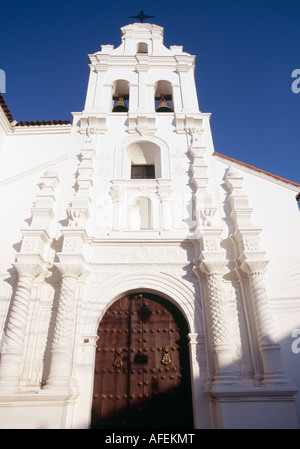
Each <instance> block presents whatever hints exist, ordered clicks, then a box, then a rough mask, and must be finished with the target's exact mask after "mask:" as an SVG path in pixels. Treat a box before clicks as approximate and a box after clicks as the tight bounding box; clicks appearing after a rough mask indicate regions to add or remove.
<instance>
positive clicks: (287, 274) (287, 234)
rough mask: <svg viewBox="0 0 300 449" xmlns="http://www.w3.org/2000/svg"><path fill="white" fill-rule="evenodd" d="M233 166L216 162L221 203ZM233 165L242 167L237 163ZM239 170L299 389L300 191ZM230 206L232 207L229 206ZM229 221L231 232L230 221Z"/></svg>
mask: <svg viewBox="0 0 300 449" xmlns="http://www.w3.org/2000/svg"><path fill="white" fill-rule="evenodd" d="M229 165H230V161H229V162H228V164H226V163H223V162H220V161H219V160H218V161H216V167H217V173H218V178H219V179H218V183H219V185H220V188H219V190H220V193H221V197H222V201H225V200H226V190H225V189H224V187H223V186H222V184H223V181H224V176H225V175H226V171H227V168H228V167H229ZM235 169H236V170H238V167H237V165H235ZM239 173H240V174H241V175H242V176H243V178H244V183H243V192H244V194H245V195H247V196H248V199H249V207H251V208H253V212H252V224H253V225H254V226H257V227H261V228H262V232H261V239H260V247H261V249H262V250H263V251H266V259H267V260H268V261H269V264H268V266H267V271H266V287H267V292H268V296H269V301H270V305H271V309H272V312H273V318H274V327H275V332H276V336H277V339H278V341H279V343H280V345H281V348H282V351H281V353H282V361H283V367H284V370H285V372H286V374H287V375H288V377H289V379H290V380H291V381H292V382H293V383H294V384H295V385H296V387H297V389H298V390H299V391H300V376H299V373H300V352H299V353H295V352H293V350H292V344H293V341H294V340H295V339H296V337H292V333H293V331H294V330H295V329H300V240H299V229H300V211H299V208H298V204H297V202H296V200H295V196H296V193H297V191H298V190H299V189H297V187H296V186H294V187H293V186H292V185H289V184H285V183H283V182H281V181H278V180H277V179H275V178H272V177H269V176H267V175H264V174H260V173H257V174H255V173H250V171H249V169H247V168H245V169H243V168H240V169H239ZM226 210H227V213H228V212H229V211H230V209H229V208H227V207H226ZM228 225H229V227H228V231H227V232H229V233H230V232H232V229H231V227H230V221H229V222H228ZM298 335H299V336H300V331H299V334H298ZM298 346H299V348H300V343H299V344H298ZM296 408H297V413H298V417H300V393H297V395H296Z"/></svg>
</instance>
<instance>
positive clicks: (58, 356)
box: [44, 254, 83, 391]
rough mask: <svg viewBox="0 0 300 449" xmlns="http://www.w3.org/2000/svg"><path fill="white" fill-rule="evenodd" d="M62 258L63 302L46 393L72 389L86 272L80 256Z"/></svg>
mask: <svg viewBox="0 0 300 449" xmlns="http://www.w3.org/2000/svg"><path fill="white" fill-rule="evenodd" d="M59 257H60V260H62V261H63V262H61V263H57V264H55V266H56V267H57V268H58V269H59V271H60V272H61V275H62V279H61V288H60V298H59V305H58V310H57V316H56V322H55V330H54V336H53V342H52V349H51V364H50V371H49V376H48V379H47V383H46V385H45V387H44V389H51V390H53V389H58V390H63V391H66V390H68V389H69V388H70V387H71V375H72V367H73V343H74V342H73V336H74V326H75V317H76V311H77V280H78V277H79V276H80V275H81V274H82V271H83V258H82V257H81V256H80V255H74V256H73V257H72V256H66V255H63V254H60V255H59ZM67 262H68V263H67ZM76 262H77V263H76Z"/></svg>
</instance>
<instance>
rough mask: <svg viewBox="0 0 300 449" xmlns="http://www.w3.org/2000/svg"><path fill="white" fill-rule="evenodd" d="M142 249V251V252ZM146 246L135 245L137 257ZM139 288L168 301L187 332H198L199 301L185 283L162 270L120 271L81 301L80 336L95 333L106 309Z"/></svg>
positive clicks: (199, 319) (199, 328)
mask: <svg viewBox="0 0 300 449" xmlns="http://www.w3.org/2000/svg"><path fill="white" fill-rule="evenodd" d="M143 252H144V253H145V254H143ZM146 252H147V248H145V247H137V250H136V253H137V257H139V256H140V259H141V260H143V259H144V257H146V256H147V254H146ZM140 290H143V291H145V292H149V293H154V294H157V295H159V296H162V297H163V298H165V299H167V300H169V301H170V302H172V303H173V304H174V305H175V306H177V307H178V309H179V310H180V311H181V313H182V314H183V316H184V317H185V319H186V321H187V324H188V328H189V332H190V333H191V334H195V333H196V334H202V320H201V308H200V300H199V298H197V297H195V292H194V291H193V289H192V288H191V287H190V286H188V285H187V284H186V283H184V282H183V281H181V280H180V279H178V278H177V277H175V276H171V275H167V274H163V273H155V274H154V273H144V272H143V273H136V274H128V273H122V274H118V275H116V276H112V277H110V278H109V279H107V280H106V281H104V282H103V283H101V284H99V285H98V287H96V288H95V289H94V291H93V293H91V295H90V296H89V297H88V298H87V299H86V300H85V301H84V307H83V310H82V312H81V317H80V322H79V327H80V333H81V334H82V335H84V334H86V335H95V334H96V333H97V328H98V325H99V323H100V321H101V319H102V317H103V316H104V314H105V312H106V310H107V309H108V308H109V307H110V306H111V305H112V304H113V303H114V302H115V301H117V300H118V299H120V298H121V297H122V296H124V295H125V294H127V293H134V292H138V291H140Z"/></svg>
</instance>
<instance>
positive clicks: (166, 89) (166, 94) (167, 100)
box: [155, 80, 174, 113]
mask: <svg viewBox="0 0 300 449" xmlns="http://www.w3.org/2000/svg"><path fill="white" fill-rule="evenodd" d="M155 111H156V112H158V113H160V112H174V107H173V89H172V84H171V83H170V82H169V81H164V80H161V81H158V83H157V84H156V86H155Z"/></svg>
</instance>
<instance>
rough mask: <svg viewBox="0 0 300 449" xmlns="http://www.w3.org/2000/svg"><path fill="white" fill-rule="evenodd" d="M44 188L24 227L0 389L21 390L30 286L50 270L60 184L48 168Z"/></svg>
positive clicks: (44, 177)
mask: <svg viewBox="0 0 300 449" xmlns="http://www.w3.org/2000/svg"><path fill="white" fill-rule="evenodd" d="M42 181H43V184H42V187H41V192H40V193H39V194H38V195H37V198H36V203H35V207H33V208H32V209H31V223H30V225H29V227H28V228H27V229H23V230H22V233H23V239H22V245H21V250H20V253H19V254H17V256H16V263H14V264H13V265H14V267H15V269H16V270H17V272H18V275H19V277H18V283H17V287H16V292H15V296H14V298H13V303H12V307H11V311H10V314H9V319H8V324H7V330H6V336H5V344H4V349H3V352H2V355H1V364H0V391H1V392H2V393H7V392H18V391H19V384H20V376H21V364H22V360H23V352H24V341H25V336H26V327H27V324H28V323H27V322H28V312H29V304H30V300H31V290H32V286H33V282H34V280H35V278H36V277H37V276H39V275H41V274H42V273H44V275H46V274H47V268H48V264H47V262H46V260H47V259H48V257H49V252H50V244H51V241H52V239H51V237H50V235H49V232H50V226H51V221H52V219H53V217H54V203H55V197H54V190H55V188H56V186H57V184H58V176H57V173H56V172H55V171H53V170H48V171H47V172H45V174H44V176H43V177H42Z"/></svg>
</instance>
